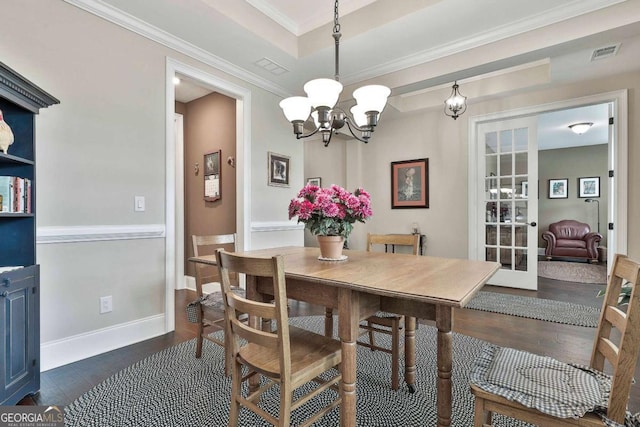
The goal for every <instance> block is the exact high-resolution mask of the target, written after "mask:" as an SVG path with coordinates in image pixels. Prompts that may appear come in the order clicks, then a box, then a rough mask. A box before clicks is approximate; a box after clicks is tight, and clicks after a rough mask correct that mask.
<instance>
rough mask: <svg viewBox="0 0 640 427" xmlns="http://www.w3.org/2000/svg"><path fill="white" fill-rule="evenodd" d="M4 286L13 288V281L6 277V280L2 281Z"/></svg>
mask: <svg viewBox="0 0 640 427" xmlns="http://www.w3.org/2000/svg"><path fill="white" fill-rule="evenodd" d="M2 286H4V287H5V288H8V287H9V286H11V280H9V278H7V277H5V278H4V279H2Z"/></svg>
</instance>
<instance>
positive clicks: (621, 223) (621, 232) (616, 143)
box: [468, 89, 629, 268]
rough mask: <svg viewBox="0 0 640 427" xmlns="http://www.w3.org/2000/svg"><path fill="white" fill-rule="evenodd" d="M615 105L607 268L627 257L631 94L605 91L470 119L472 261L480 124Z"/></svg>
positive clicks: (475, 242)
mask: <svg viewBox="0 0 640 427" xmlns="http://www.w3.org/2000/svg"><path fill="white" fill-rule="evenodd" d="M604 103H612V104H613V110H614V116H613V117H615V122H614V124H613V126H612V129H611V132H612V138H610V141H609V158H608V160H607V164H608V167H609V169H610V170H613V171H615V176H614V178H613V179H612V180H611V182H610V185H611V187H610V188H611V192H610V194H611V195H615V200H614V198H613V197H610V198H609V200H608V219H607V226H606V229H607V233H608V234H607V241H608V245H609V247H608V248H609V250H608V251H607V267H608V268H610V266H611V264H612V259H613V254H614V253H620V254H625V255H626V254H627V240H628V237H627V230H628V216H627V205H628V200H627V193H628V192H627V189H628V165H627V162H628V161H627V159H628V122H629V118H628V91H627V90H626V89H623V90H619V91H613V92H606V93H601V94H597V95H591V96H586V97H582V98H575V99H569V100H565V101H558V102H552V103H549V104H543V105H536V106H531V107H525V108H519V109H516V110H509V111H501V112H497V113H491V114H486V115H481V116H473V117H471V118H470V119H469V135H468V144H469V166H468V167H469V175H468V179H469V182H468V202H469V207H468V209H469V215H468V218H469V224H468V226H469V247H468V256H469V259H477V258H478V245H479V242H478V237H477V236H478V233H476V230H477V229H478V227H479V226H480V224H479V223H478V218H477V215H476V214H475V213H476V212H477V211H478V203H479V201H478V195H477V191H475V190H476V185H477V183H476V181H475V180H476V177H477V176H478V171H477V170H478V166H477V149H476V145H475V141H476V137H477V133H478V125H479V124H480V123H483V122H487V121H492V120H503V119H511V118H516V117H521V116H528V115H533V114H540V113H544V112H548V111H554V110H563V109H568V108H574V107H580V106H584V105H594V104H604ZM609 222H613V224H614V230H608V223H609Z"/></svg>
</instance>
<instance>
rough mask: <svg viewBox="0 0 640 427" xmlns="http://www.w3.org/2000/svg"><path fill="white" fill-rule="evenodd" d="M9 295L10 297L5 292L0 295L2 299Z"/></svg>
mask: <svg viewBox="0 0 640 427" xmlns="http://www.w3.org/2000/svg"><path fill="white" fill-rule="evenodd" d="M7 295H9V292H7V291H4V292H3V293H1V294H0V297H3V298H5V297H6V296H7Z"/></svg>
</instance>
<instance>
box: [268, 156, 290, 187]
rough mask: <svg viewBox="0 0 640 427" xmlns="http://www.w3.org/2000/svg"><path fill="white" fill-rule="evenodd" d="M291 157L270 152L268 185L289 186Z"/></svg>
mask: <svg viewBox="0 0 640 427" xmlns="http://www.w3.org/2000/svg"><path fill="white" fill-rule="evenodd" d="M289 161H290V157H289V156H284V155H282V154H276V153H272V152H269V165H268V170H269V177H268V180H267V184H268V185H273V186H275V187H289V169H290V164H289Z"/></svg>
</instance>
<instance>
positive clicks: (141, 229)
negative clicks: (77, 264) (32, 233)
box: [36, 224, 165, 244]
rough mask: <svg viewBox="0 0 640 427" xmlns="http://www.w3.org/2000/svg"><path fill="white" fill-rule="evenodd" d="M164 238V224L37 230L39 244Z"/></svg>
mask: <svg viewBox="0 0 640 427" xmlns="http://www.w3.org/2000/svg"><path fill="white" fill-rule="evenodd" d="M164 238H165V226H164V224H136V225H89V226H61V227H38V229H37V232H36V242H37V243H38V244H45V243H80V242H97V241H105V240H134V239H164Z"/></svg>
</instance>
